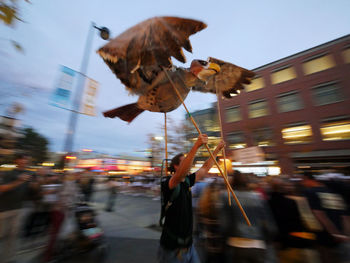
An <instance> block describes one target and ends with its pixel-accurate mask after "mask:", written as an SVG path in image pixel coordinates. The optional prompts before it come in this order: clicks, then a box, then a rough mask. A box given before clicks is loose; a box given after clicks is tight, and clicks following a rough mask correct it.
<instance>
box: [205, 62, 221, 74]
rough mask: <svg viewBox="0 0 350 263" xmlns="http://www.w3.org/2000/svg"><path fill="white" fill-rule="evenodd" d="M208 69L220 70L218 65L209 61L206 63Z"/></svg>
mask: <svg viewBox="0 0 350 263" xmlns="http://www.w3.org/2000/svg"><path fill="white" fill-rule="evenodd" d="M208 69H212V70H214V71H215V72H216V73H218V72H220V66H219V65H218V64H216V63H213V62H210V63H209V65H208Z"/></svg>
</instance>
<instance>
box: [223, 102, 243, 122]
mask: <svg viewBox="0 0 350 263" xmlns="http://www.w3.org/2000/svg"><path fill="white" fill-rule="evenodd" d="M241 119H242V118H241V111H240V108H239V106H235V107H232V108H228V109H226V122H235V121H240V120H241Z"/></svg>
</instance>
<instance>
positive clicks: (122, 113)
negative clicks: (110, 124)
mask: <svg viewBox="0 0 350 263" xmlns="http://www.w3.org/2000/svg"><path fill="white" fill-rule="evenodd" d="M143 111H144V110H143V109H140V108H139V107H138V106H137V103H131V104H128V105H124V106H122V107H119V108H115V109H112V110H109V111H105V112H104V113H103V116H105V117H107V118H115V117H118V118H120V119H122V120H123V121H127V122H128V123H130V122H132V121H133V119H135V118H136V117H137V116H138V115H139V114H140V113H142V112H143Z"/></svg>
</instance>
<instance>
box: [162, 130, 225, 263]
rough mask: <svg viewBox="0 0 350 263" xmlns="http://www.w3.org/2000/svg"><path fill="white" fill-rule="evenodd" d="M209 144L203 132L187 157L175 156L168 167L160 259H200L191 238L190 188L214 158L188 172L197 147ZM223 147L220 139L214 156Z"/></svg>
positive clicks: (175, 260) (206, 171)
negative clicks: (197, 168)
mask: <svg viewBox="0 0 350 263" xmlns="http://www.w3.org/2000/svg"><path fill="white" fill-rule="evenodd" d="M206 143H208V136H207V135H206V134H201V135H199V136H198V138H197V141H196V142H195V144H194V145H193V147H192V149H191V150H190V151H189V152H188V154H187V155H186V157H185V156H184V155H183V154H178V155H176V156H175V157H174V158H173V159H172V161H171V164H170V169H169V170H170V172H171V173H172V176H170V177H168V178H166V180H165V181H163V182H162V195H163V196H164V200H165V204H166V206H165V207H164V209H165V221H164V225H163V230H162V234H161V238H160V247H159V252H158V260H159V262H164V263H165V262H167V263H172V262H199V258H198V255H197V252H196V249H195V247H194V245H193V241H192V228H193V215H192V196H191V192H190V188H191V187H192V186H193V185H194V184H195V182H196V181H198V180H201V178H202V177H203V176H205V175H207V173H208V171H209V169H210V168H211V167H212V165H213V164H214V161H213V160H212V159H208V160H207V161H206V162H205V163H204V164H203V166H202V167H201V168H200V169H199V170H198V171H197V172H195V173H192V174H189V171H190V169H191V166H192V164H193V161H194V157H195V155H196V153H197V151H198V149H199V148H200V147H201V146H202V145H203V144H206ZM224 146H225V144H224V142H222V141H221V142H220V143H219V145H218V146H217V147H216V149H215V150H214V152H213V155H214V157H215V156H216V155H217V154H218V153H219V151H220V150H221V149H222V148H223V147H224ZM188 174H189V175H188ZM174 196H175V197H174Z"/></svg>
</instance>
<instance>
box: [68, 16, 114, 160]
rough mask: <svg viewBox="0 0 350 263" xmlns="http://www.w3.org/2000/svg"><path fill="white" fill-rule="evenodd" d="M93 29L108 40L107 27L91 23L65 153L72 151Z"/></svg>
mask: <svg viewBox="0 0 350 263" xmlns="http://www.w3.org/2000/svg"><path fill="white" fill-rule="evenodd" d="M95 29H97V30H99V31H100V37H101V38H102V39H104V40H108V39H109V33H110V32H109V29H108V28H107V27H98V26H96V24H95V23H94V22H91V26H90V30H89V33H88V36H87V39H86V42H85V49H84V53H83V60H82V62H81V66H80V75H79V77H78V82H77V91H76V94H75V98H74V101H73V109H72V111H71V113H70V118H69V124H68V129H67V134H66V140H65V144H64V151H65V152H68V153H69V152H72V150H73V140H74V134H75V130H76V126H77V120H78V113H79V106H80V103H81V97H82V93H83V89H84V81H85V77H86V71H87V66H88V63H89V57H90V53H91V46H92V40H93V35H94V34H93V33H94V31H95Z"/></svg>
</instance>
